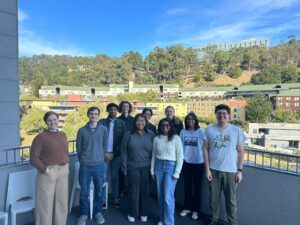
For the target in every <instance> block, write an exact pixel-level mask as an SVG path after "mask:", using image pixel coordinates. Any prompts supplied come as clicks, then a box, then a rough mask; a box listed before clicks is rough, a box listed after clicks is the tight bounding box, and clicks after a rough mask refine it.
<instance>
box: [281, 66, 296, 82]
mask: <svg viewBox="0 0 300 225" xmlns="http://www.w3.org/2000/svg"><path fill="white" fill-rule="evenodd" d="M281 79H282V82H284V83H293V82H298V80H299V73H298V69H297V67H296V66H294V65H289V66H287V67H285V68H284V69H283V71H282V73H281Z"/></svg>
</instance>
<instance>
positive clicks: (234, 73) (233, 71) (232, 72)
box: [228, 67, 242, 78]
mask: <svg viewBox="0 0 300 225" xmlns="http://www.w3.org/2000/svg"><path fill="white" fill-rule="evenodd" d="M241 75H242V70H241V68H240V67H231V68H230V69H229V74H228V76H230V77H232V78H238V77H240V76H241Z"/></svg>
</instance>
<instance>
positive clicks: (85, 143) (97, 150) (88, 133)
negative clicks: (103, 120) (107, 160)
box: [76, 123, 108, 166]
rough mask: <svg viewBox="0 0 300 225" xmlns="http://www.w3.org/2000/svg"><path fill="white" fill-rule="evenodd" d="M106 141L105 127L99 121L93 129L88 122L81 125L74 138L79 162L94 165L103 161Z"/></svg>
mask: <svg viewBox="0 0 300 225" xmlns="http://www.w3.org/2000/svg"><path fill="white" fill-rule="evenodd" d="M107 141H108V132H107V128H106V127H105V126H103V125H101V124H100V123H98V124H97V127H96V128H95V129H93V130H92V129H91V128H90V126H89V123H87V125H85V126H84V127H81V128H80V129H79V130H78V133H77V140H76V150H77V155H78V160H79V162H80V164H83V165H89V166H94V165H99V164H102V163H104V154H105V152H106V150H107Z"/></svg>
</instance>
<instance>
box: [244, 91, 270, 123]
mask: <svg viewBox="0 0 300 225" xmlns="http://www.w3.org/2000/svg"><path fill="white" fill-rule="evenodd" d="M245 112H246V120H247V121H249V122H251V123H266V122H268V121H269V118H270V116H271V114H272V112H273V106H272V103H271V102H270V101H268V100H267V99H266V98H265V97H264V96H263V95H261V94H257V95H255V96H254V97H253V98H252V99H251V100H250V101H249V102H248V103H247V105H246V108H245Z"/></svg>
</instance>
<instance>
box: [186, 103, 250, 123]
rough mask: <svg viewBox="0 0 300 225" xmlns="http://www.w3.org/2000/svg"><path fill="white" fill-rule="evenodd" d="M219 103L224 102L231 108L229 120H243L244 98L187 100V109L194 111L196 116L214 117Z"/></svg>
mask: <svg viewBox="0 0 300 225" xmlns="http://www.w3.org/2000/svg"><path fill="white" fill-rule="evenodd" d="M220 104H226V105H228V106H229V107H230V108H231V118H230V119H231V120H239V121H245V106H246V101H245V100H234V99H232V100H225V99H220V100H213V99H208V100H202V101H197V102H188V111H189V112H190V111H192V112H194V113H195V114H196V115H197V116H198V117H204V118H207V117H214V116H215V107H216V106H217V105H220Z"/></svg>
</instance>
